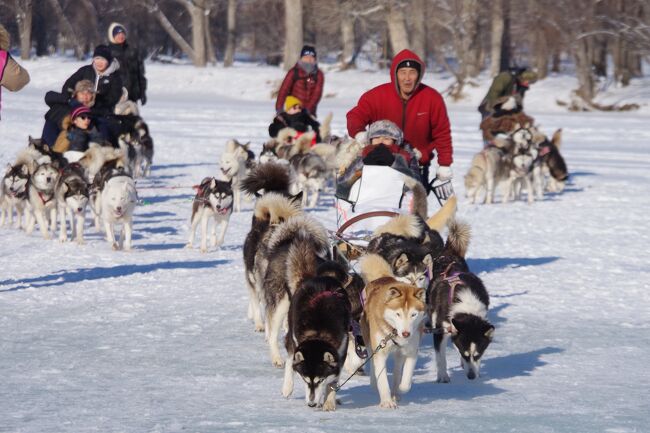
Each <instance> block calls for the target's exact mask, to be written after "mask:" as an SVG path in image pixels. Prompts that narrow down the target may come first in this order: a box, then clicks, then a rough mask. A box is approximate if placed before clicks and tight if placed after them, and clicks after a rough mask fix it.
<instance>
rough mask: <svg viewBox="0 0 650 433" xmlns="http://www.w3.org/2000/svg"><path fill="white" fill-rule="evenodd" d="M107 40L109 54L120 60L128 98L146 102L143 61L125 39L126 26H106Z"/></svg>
mask: <svg viewBox="0 0 650 433" xmlns="http://www.w3.org/2000/svg"><path fill="white" fill-rule="evenodd" d="M108 41H109V42H110V44H109V47H110V49H111V54H112V56H113V57H114V58H116V59H117V60H118V61H119V62H120V70H119V72H120V76H121V77H122V84H123V85H124V87H126V90H128V92H129V99H130V100H131V101H134V102H137V101H138V100H139V101H140V102H141V103H142V105H144V104H146V103H147V94H146V92H147V79H146V78H145V76H144V62H143V61H142V56H141V55H140V53H139V52H138V50H137V49H136V48H134V47H132V46H131V45H129V44H128V43H127V41H126V28H125V27H124V26H123V25H122V24H120V23H112V24H111V25H110V26H109V27H108Z"/></svg>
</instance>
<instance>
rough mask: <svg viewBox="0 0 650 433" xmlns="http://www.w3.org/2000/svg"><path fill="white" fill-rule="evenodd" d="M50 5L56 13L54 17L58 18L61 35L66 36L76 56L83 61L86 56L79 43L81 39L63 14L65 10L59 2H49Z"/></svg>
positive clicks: (54, 0) (50, 0)
mask: <svg viewBox="0 0 650 433" xmlns="http://www.w3.org/2000/svg"><path fill="white" fill-rule="evenodd" d="M48 3H49V4H50V6H51V7H52V10H53V11H54V15H55V16H56V19H57V21H58V23H59V29H60V31H61V33H63V34H64V35H65V37H66V39H67V42H68V43H70V44H71V45H72V46H73V47H74V51H75V56H76V57H77V58H78V59H79V60H81V59H83V56H84V50H83V47H82V46H81V43H80V42H79V38H78V37H77V34H76V33H75V31H74V28H73V27H72V25H71V24H70V21H68V18H66V16H65V14H64V13H63V9H61V5H60V4H59V1H58V0H48Z"/></svg>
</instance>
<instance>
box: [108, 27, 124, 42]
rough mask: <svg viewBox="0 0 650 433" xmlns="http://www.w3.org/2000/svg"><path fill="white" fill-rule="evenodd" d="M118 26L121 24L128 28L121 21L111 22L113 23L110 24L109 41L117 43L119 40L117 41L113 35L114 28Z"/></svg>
mask: <svg viewBox="0 0 650 433" xmlns="http://www.w3.org/2000/svg"><path fill="white" fill-rule="evenodd" d="M117 26H120V27H123V28H126V27H124V25H123V24H120V23H111V25H110V26H108V41H109V42H110V43H111V44H117V42H115V38H114V37H113V29H114V28H115V27H117Z"/></svg>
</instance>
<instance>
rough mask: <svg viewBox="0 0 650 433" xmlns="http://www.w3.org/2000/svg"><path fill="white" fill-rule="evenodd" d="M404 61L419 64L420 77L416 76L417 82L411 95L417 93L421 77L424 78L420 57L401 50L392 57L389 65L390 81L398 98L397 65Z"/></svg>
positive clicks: (423, 66)
mask: <svg viewBox="0 0 650 433" xmlns="http://www.w3.org/2000/svg"><path fill="white" fill-rule="evenodd" d="M404 60H412V61H414V62H418V63H419V64H420V75H419V76H418V82H417V83H416V84H415V90H414V91H413V93H415V92H417V91H418V87H419V86H420V83H421V82H422V77H423V76H424V71H425V65H424V62H423V61H422V59H421V58H420V56H418V55H417V54H415V53H414V52H413V51H411V50H402V51H400V52H399V53H397V55H396V56H395V57H393V62H392V63H391V65H390V81H391V83H393V86H394V87H395V91H396V92H397V95H398V96H399V88H398V86H397V65H399V64H400V63H402V62H403V61H404Z"/></svg>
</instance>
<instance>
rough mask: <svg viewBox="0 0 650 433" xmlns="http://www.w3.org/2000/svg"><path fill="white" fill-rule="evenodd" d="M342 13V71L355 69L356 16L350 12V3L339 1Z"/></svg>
mask: <svg viewBox="0 0 650 433" xmlns="http://www.w3.org/2000/svg"><path fill="white" fill-rule="evenodd" d="M338 6H339V10H340V11H341V47H342V48H343V49H342V51H341V59H340V61H341V69H349V68H353V67H354V48H355V43H354V16H353V15H352V11H351V10H350V9H351V8H350V2H348V1H345V0H339V2H338Z"/></svg>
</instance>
